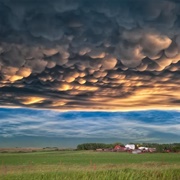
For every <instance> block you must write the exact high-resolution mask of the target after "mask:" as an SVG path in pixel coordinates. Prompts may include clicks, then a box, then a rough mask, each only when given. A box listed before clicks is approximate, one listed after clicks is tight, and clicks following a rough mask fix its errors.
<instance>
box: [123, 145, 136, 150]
mask: <svg viewBox="0 0 180 180" xmlns="http://www.w3.org/2000/svg"><path fill="white" fill-rule="evenodd" d="M125 148H126V150H134V149H136V146H135V144H126V145H125Z"/></svg>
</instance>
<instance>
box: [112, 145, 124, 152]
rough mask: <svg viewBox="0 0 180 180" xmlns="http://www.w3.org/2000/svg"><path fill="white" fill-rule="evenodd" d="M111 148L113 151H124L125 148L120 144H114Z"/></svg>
mask: <svg viewBox="0 0 180 180" xmlns="http://www.w3.org/2000/svg"><path fill="white" fill-rule="evenodd" d="M113 150H114V151H125V150H126V148H125V146H122V145H116V146H115V147H114V149H113Z"/></svg>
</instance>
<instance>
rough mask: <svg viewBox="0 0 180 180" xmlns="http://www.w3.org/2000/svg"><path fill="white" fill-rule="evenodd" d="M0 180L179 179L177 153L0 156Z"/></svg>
mask: <svg viewBox="0 0 180 180" xmlns="http://www.w3.org/2000/svg"><path fill="white" fill-rule="evenodd" d="M0 161H1V165H0V180H1V179H2V180H11V179H13V180H27V179H28V180H31V179H32V180H33V179H34V180H36V179H41V180H51V179H53V180H56V179H57V180H59V179H63V180H64V179H67V180H69V179H70V180H73V179H74V180H76V179H87V180H89V179H92V180H96V179H97V180H103V179H107V180H113V179H114V180H118V179H122V180H126V179H127V180H129V179H132V180H136V179H138V180H140V179H148V180H149V179H150V180H151V179H153V180H156V179H157V180H161V179H163V180H179V179H180V154H165V153H163V154H158V153H157V154H138V155H134V154H128V153H110V152H103V153H98V152H90V151H77V152H76V151H63V152H37V153H4V154H0Z"/></svg>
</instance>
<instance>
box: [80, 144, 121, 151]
mask: <svg viewBox="0 0 180 180" xmlns="http://www.w3.org/2000/svg"><path fill="white" fill-rule="evenodd" d="M117 144H119V145H122V146H123V144H122V143H113V144H105V143H84V144H79V145H78V146H77V150H96V149H112V148H114V147H115V146H116V145H117Z"/></svg>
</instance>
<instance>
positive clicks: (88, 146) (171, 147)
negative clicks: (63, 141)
mask: <svg viewBox="0 0 180 180" xmlns="http://www.w3.org/2000/svg"><path fill="white" fill-rule="evenodd" d="M130 144H135V145H136V148H138V147H140V146H141V147H149V148H156V152H165V151H170V152H180V143H173V144H158V143H130ZM116 145H121V146H124V144H122V143H120V142H117V143H112V144H105V143H83V144H79V145H78V146H77V150H96V149H113V148H114V147H115V146H116Z"/></svg>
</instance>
